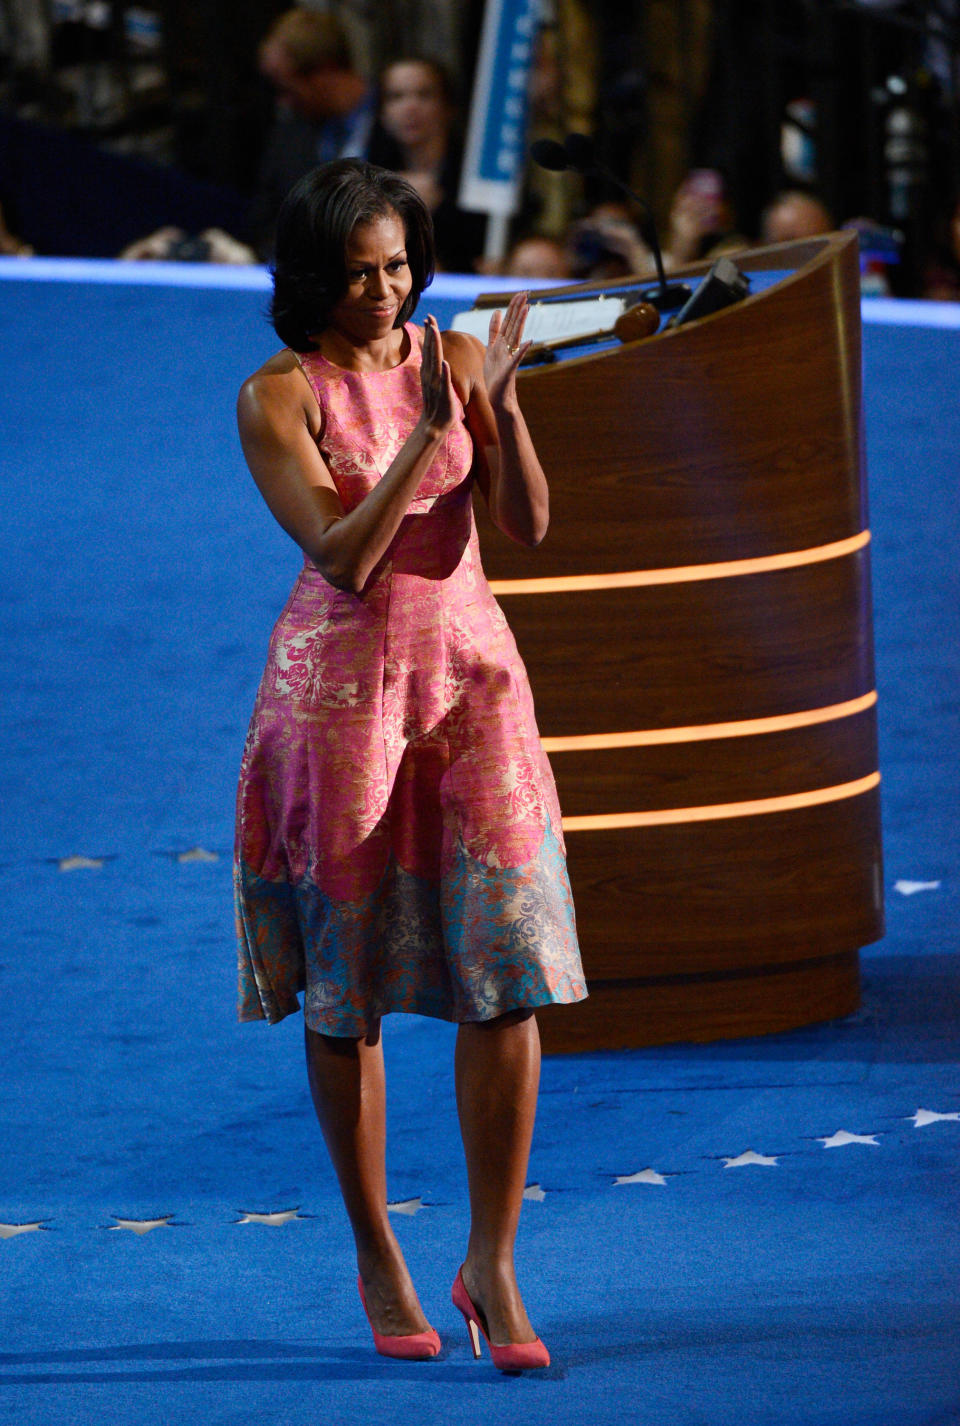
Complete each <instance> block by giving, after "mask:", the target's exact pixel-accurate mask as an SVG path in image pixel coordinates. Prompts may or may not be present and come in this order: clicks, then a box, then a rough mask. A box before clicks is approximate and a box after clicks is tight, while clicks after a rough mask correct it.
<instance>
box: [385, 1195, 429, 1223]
mask: <svg viewBox="0 0 960 1426" xmlns="http://www.w3.org/2000/svg"><path fill="white" fill-rule="evenodd" d="M422 1207H423V1199H422V1198H402V1199H401V1200H400V1202H399V1203H388V1204H387V1212H388V1213H405V1214H406V1216H407V1217H408V1218H412V1217H413V1215H414V1214H415V1213H419V1212H420V1209H421V1208H422Z"/></svg>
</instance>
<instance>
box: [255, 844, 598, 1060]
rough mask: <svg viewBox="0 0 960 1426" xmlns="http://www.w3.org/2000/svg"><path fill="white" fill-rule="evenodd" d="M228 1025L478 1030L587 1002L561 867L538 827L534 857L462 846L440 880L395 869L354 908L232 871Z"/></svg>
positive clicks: (339, 1030) (348, 1034)
mask: <svg viewBox="0 0 960 1426" xmlns="http://www.w3.org/2000/svg"><path fill="white" fill-rule="evenodd" d="M235 888H236V906H237V931H238V953H239V1004H238V1018H239V1019H240V1020H241V1021H243V1022H246V1021H252V1020H263V1019H266V1020H268V1021H269V1022H270V1023H271V1024H275V1023H277V1022H279V1021H280V1020H282V1019H285V1018H286V1016H287V1015H291V1014H294V1013H295V1012H296V1011H297V1010H299V1009H300V1008H301V1006H300V1000H299V995H300V994H301V993H302V994H303V996H304V1004H303V1011H304V1016H305V1019H306V1023H307V1024H308V1025H309V1026H310V1028H311V1029H313V1030H314V1031H316V1032H317V1033H320V1034H326V1035H331V1036H334V1037H338V1038H351V1039H353V1038H358V1037H361V1036H363V1035H364V1034H365V1033H366V1031H367V1027H368V1025H369V1023H370V1022H371V1021H376V1020H379V1019H381V1018H382V1017H383V1016H385V1015H389V1014H395V1013H401V1014H403V1013H406V1014H414V1015H425V1016H428V1017H430V1018H432V1019H439V1020H444V1021H447V1022H449V1023H453V1024H468V1023H483V1022H484V1021H489V1020H493V1019H496V1018H498V1017H499V1016H500V1015H504V1014H508V1013H509V1012H511V1011H514V1010H536V1009H542V1008H544V1007H545V1006H547V1005H557V1004H559V1005H570V1004H577V1003H579V1002H580V1001H581V1000H584V999H585V998H586V996H587V987H586V984H585V981H584V977H583V969H582V966H581V963H580V955H579V949H578V946H577V939H576V923H575V918H574V911H573V901H572V897H571V894H570V885H569V880H568V878H567V871H566V862H565V859H564V855H563V850H562V847H561V845H560V844H559V842H558V840H557V838H556V836H555V834H554V832H553V829H552V827H551V826H550V823H549V821H548V822H547V825H546V827H545V829H544V836H543V840H542V842H541V846H540V849H539V851H538V852H537V854H536V856H535V857H533V858H532V859H531V860H530V861H528V862H527V863H525V864H524V865H523V866H520V867H506V868H503V867H495V868H494V867H488V866H485V865H483V864H482V863H480V862H478V861H477V860H476V859H475V858H474V857H472V856H471V855H470V854H469V852H467V850H466V848H464V847H463V845H462V844H461V846H460V849H459V853H458V856H457V857H456V859H455V863H454V866H453V867H452V868H451V870H450V872H449V873H447V874H446V875H445V876H444V877H443V878H442V881H441V882H440V883H436V882H431V881H427V880H425V879H423V878H421V877H417V876H415V875H413V874H412V873H410V872H407V871H405V870H404V869H403V868H402V867H400V866H398V865H397V864H396V862H394V861H392V860H391V862H390V864H389V865H388V867H387V869H386V870H385V872H384V875H383V877H382V879H381V882H380V885H379V886H378V887H377V888H376V890H375V891H374V892H373V893H372V894H371V895H370V896H368V897H365V898H363V899H362V900H360V901H356V902H342V901H340V902H338V901H334V900H332V899H331V898H329V897H327V896H326V895H325V894H324V893H323V892H322V891H321V890H320V889H319V887H317V886H316V885H315V883H313V882H312V881H311V880H310V879H309V878H304V879H303V881H301V882H300V883H299V884H298V885H297V886H293V885H291V884H290V883H288V882H286V881H268V880H266V879H265V878H262V877H259V876H257V875H256V874H255V873H254V872H252V871H251V869H250V868H249V867H248V866H246V865H245V864H244V863H243V861H242V860H241V861H238V863H237V865H236V868H235Z"/></svg>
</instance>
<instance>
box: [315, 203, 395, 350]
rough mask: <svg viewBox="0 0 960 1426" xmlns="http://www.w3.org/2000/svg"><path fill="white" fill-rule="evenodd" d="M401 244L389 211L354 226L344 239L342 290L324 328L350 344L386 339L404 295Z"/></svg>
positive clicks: (393, 218) (393, 213)
mask: <svg viewBox="0 0 960 1426" xmlns="http://www.w3.org/2000/svg"><path fill="white" fill-rule="evenodd" d="M406 242H407V235H406V233H405V232H404V227H403V223H402V221H401V219H400V215H399V214H398V213H395V212H393V211H392V210H391V212H389V213H384V214H383V215H382V216H380V217H378V218H374V219H372V221H371V222H369V223H363V224H360V223H358V224H357V226H356V227H355V228H354V230H353V232H352V233H351V234H350V237H349V238H348V240H347V249H346V254H345V256H346V273H347V288H346V291H345V292H344V294H343V296H342V297H341V298H340V301H339V302H338V303H337V304H336V306H335V307H334V308H333V311H332V312H331V313H330V326H331V327H333V328H334V330H335V331H337V332H339V333H341V335H342V336H345V337H346V338H347V339H348V340H349V341H351V342H353V343H354V344H356V345H360V346H364V345H366V344H367V343H369V342H374V341H377V340H380V339H382V338H383V337H386V336H388V335H389V333H390V332H391V331H392V330H393V326H394V323H395V322H396V320H397V313H398V312H399V311H400V308H401V307H402V306H403V304H404V302H405V301H406V300H407V298H408V297H409V296H410V292H411V289H412V288H413V274H412V273H411V271H410V267H409V265H408V263H407V247H406Z"/></svg>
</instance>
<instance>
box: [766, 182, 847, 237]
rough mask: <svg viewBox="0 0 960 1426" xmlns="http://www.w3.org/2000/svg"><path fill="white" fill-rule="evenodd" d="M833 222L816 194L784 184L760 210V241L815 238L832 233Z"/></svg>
mask: <svg viewBox="0 0 960 1426" xmlns="http://www.w3.org/2000/svg"><path fill="white" fill-rule="evenodd" d="M835 226H836V225H835V223H834V221H833V218H832V216H831V214H830V211H829V209H828V208H827V206H826V204H825V203H822V202H821V200H820V199H819V198H817V197H815V196H814V194H812V193H804V191H803V190H802V189H800V188H788V189H785V190H784V192H783V193H778V194H777V196H776V197H775V198H774V200H773V202H772V203H770V204H768V206H767V207H766V208H765V209H764V210H763V214H762V216H761V219H760V242H761V243H762V244H763V245H764V246H766V245H767V244H770V243H792V242H799V241H800V240H801V239H802V238H819V237H822V236H823V235H824V233H832V232H833V230H834V227H835Z"/></svg>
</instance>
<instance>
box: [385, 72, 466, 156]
mask: <svg viewBox="0 0 960 1426" xmlns="http://www.w3.org/2000/svg"><path fill="white" fill-rule="evenodd" d="M380 122H381V123H382V124H383V127H384V128H385V129H386V131H387V133H388V134H389V135H390V137H391V138H392V139H395V140H396V142H397V143H398V144H400V145H401V146H408V145H412V144H419V143H422V142H423V141H424V140H425V139H429V138H433V137H434V135H436V134H437V133H440V134H446V132H447V129H448V128H449V126H450V109H449V106H448V104H447V101H446V98H445V97H444V93H443V85H442V83H441V81H440V76H439V75H438V74H437V73H436V72H435V71H434V70H433V68H432V67H431V66H430V65H429V64H423V63H422V62H420V61H419V60H401V61H400V63H399V64H391V65H390V66H389V68H388V69H385V70H384V73H383V79H382V80H381V84H380Z"/></svg>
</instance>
